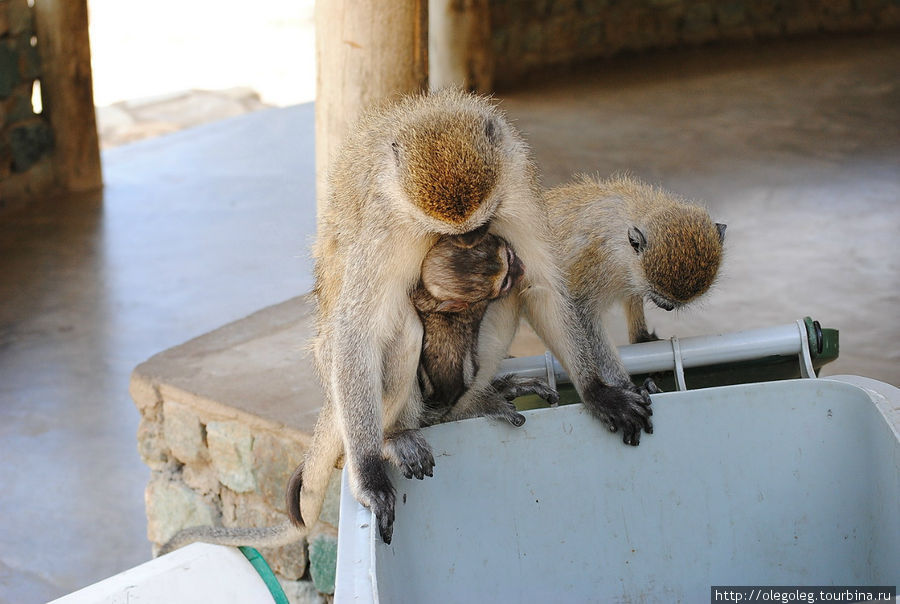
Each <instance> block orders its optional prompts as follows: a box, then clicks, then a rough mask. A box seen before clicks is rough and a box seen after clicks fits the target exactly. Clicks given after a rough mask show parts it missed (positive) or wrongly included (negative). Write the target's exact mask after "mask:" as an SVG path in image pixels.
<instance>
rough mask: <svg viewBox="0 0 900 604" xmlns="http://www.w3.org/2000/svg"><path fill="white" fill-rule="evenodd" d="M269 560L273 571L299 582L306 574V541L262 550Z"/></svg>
mask: <svg viewBox="0 0 900 604" xmlns="http://www.w3.org/2000/svg"><path fill="white" fill-rule="evenodd" d="M286 520H287V518H285V521H286ZM260 552H262V554H263V557H264V558H265V559H266V560H268V562H269V566H271V567H272V570H273V571H275V572H276V573H278V575H279V576H281V577H284V578H285V579H292V580H297V579H299V578H301V577H302V576H303V575H305V574H306V562H307V559H306V540H305V539H301V540H300V541H297V542H296V543H289V544H287V545H284V546H282V547H276V548H263V549H261V550H260Z"/></svg>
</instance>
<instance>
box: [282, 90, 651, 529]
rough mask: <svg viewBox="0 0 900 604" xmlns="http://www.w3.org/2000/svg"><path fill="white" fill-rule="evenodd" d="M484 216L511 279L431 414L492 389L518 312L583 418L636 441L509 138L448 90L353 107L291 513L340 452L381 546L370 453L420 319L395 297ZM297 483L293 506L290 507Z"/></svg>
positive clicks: (487, 114)
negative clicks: (312, 402)
mask: <svg viewBox="0 0 900 604" xmlns="http://www.w3.org/2000/svg"><path fill="white" fill-rule="evenodd" d="M488 221H490V232H491V233H493V234H495V235H498V236H500V237H503V238H504V239H505V240H506V241H508V242H509V243H510V244H511V245H512V247H513V248H514V249H515V250H516V252H517V254H518V255H519V256H520V257H521V258H522V260H523V262H524V264H525V266H526V267H527V271H526V274H525V277H524V279H523V280H522V284H520V286H519V287H517V288H516V289H515V290H514V291H513V292H512V293H511V294H510V295H509V296H507V297H506V298H504V299H502V300H498V301H496V302H494V303H493V304H491V305H490V307H489V308H488V309H487V311H486V313H485V316H484V320H483V321H482V325H481V330H480V335H479V343H478V349H479V354H478V358H479V363H480V366H479V371H478V374H477V376H476V378H475V382H474V385H473V387H472V388H470V389H469V390H468V391H467V392H466V393H465V394H464V395H463V396H462V397H461V398H460V400H459V401H458V402H457V404H456V405H454V407H453V408H452V409H451V411H450V413H449V414H448V416H447V418H446V419H454V417H455V416H463V417H464V416H467V414H470V413H471V412H472V408H473V407H475V406H477V404H478V402H479V400H481V397H482V396H483V394H484V390H485V389H488V388H491V387H492V385H491V382H492V378H493V376H494V374H495V373H496V370H497V368H498V366H499V363H500V360H501V359H502V358H503V357H504V356H505V353H506V351H507V350H508V348H509V344H510V341H511V339H512V336H513V335H514V333H515V330H516V327H517V325H518V320H519V316H520V313H524V316H525V317H526V318H527V319H528V321H529V322H530V323H531V325H532V326H533V327H534V329H535V331H536V332H537V333H538V335H539V336H540V337H541V338H542V339H543V341H544V342H545V343H546V344H547V345H548V347H549V348H550V349H551V350H552V351H553V352H554V353H555V355H556V356H557V358H558V359H560V361H561V363H562V364H563V366H564V367H565V368H566V370H567V372H568V373H569V375H570V376H572V378H573V382H574V384H575V387H576V389H577V390H578V391H579V393H580V394H581V398H582V400H583V401H584V403H585V405H586V406H587V407H588V409H590V410H591V412H592V413H593V414H594V415H596V416H597V417H598V418H599V419H601V420H602V421H604V422H605V423H606V425H608V426H609V428H610V429H611V430H618V429H620V428H621V429H622V430H623V433H624V435H623V439H624V441H625V442H626V443H627V444H632V445H636V444H638V442H639V439H640V432H641V430H642V429H643V430H645V431H647V432H650V431H652V425H651V423H650V419H649V416H650V415H651V411H650V408H649V402H650V398H649V395H648V393H647V392H646V391H642V390H641V389H640V388H637V387H636V386H634V385H633V384H631V382H630V381H628V380H616V381H610V380H604V376H603V375H602V373H601V369H598V366H602V361H604V360H605V359H601V358H600V357H599V356H598V350H597V348H596V347H595V346H594V345H593V344H592V343H591V341H590V337H591V335H592V334H591V333H589V332H588V331H587V330H586V329H585V328H584V323H583V322H582V321H580V320H579V319H578V315H577V314H576V311H575V309H574V308H573V306H572V305H571V303H570V301H569V300H568V298H567V297H566V295H565V288H564V283H563V281H562V276H561V271H560V270H559V269H558V267H557V264H556V260H555V258H554V256H553V252H552V246H553V238H552V235H551V231H550V228H549V220H548V216H547V210H546V206H545V203H544V201H543V199H542V197H541V195H540V192H539V189H538V186H537V179H536V172H535V169H534V166H533V164H532V161H531V159H530V157H529V151H528V148H527V146H526V145H525V143H524V141H523V140H522V138H521V137H520V136H519V134H518V133H517V132H516V131H515V129H514V128H513V127H512V126H511V125H510V124H509V123H508V122H507V121H506V119H505V117H504V116H503V115H502V113H501V112H500V111H499V110H498V109H497V108H496V107H495V106H494V105H493V104H492V103H491V102H490V101H488V100H487V99H485V98H482V97H478V96H474V95H469V94H465V93H460V92H452V91H445V92H440V93H435V94H432V95H427V96H414V97H407V98H404V99H402V100H400V101H399V102H397V103H395V104H393V105H391V106H388V107H383V108H381V109H378V110H375V111H372V112H370V113H368V114H367V115H366V116H364V117H363V118H362V119H361V120H360V122H359V124H358V125H357V126H356V128H355V129H354V130H353V131H352V132H351V133H350V135H349V136H348V138H347V140H346V142H345V144H344V146H343V148H342V150H341V151H340V152H339V153H338V155H337V156H336V158H335V159H334V164H333V169H332V171H331V174H330V179H329V191H328V195H327V203H326V204H325V207H324V208H323V210H322V212H321V214H320V221H319V229H318V239H317V242H316V245H315V258H316V268H315V275H316V285H315V290H314V291H315V295H316V300H317V302H318V309H317V331H318V334H317V336H316V338H315V340H314V345H313V348H314V352H315V357H316V365H317V368H318V372H319V376H320V378H321V380H322V384H323V388H324V391H325V394H326V402H325V405H324V407H323V409H322V412H321V414H320V416H319V421H318V423H317V426H316V430H315V434H314V437H313V442H312V445H311V447H310V449H309V451H308V453H307V457H306V459H305V461H304V464H303V466H302V469H300V470H299V471H298V473H297V474H296V475H295V477H294V479H292V481H291V483H290V485H289V489H288V498H289V500H288V504H289V505H288V507H289V512H290V515H291V517H292V519H293V520H294V521H296V522H298V523H300V522H303V521H304V520H305V521H306V522H307V523H308V522H313V521H315V519H316V518H317V517H318V514H319V511H320V509H321V503H322V500H323V497H324V488H325V486H326V485H327V480H328V475H329V474H330V472H331V468H332V467H333V466H334V462H335V460H336V459H337V458H338V457H339V455H340V454H341V452H342V451H343V453H344V455H345V461H346V467H347V469H348V471H349V474H350V484H351V488H352V490H353V493H354V495H355V496H356V498H357V499H358V500H359V501H360V502H361V503H362V504H363V505H365V506H367V507H369V508H370V509H372V510H373V511H374V512H375V515H376V517H377V519H378V525H379V531H380V533H381V536H382V538H383V539H384V541H385V542H390V538H391V534H392V528H393V521H394V488H393V485H391V483H390V480H389V479H388V477H387V474H386V472H385V468H384V465H383V464H384V461H383V457H384V447H385V446H389V447H391V446H392V445H390V444H386V443H390V442H391V438H390V437H391V436H392V435H393V434H402V433H404V432H406V431H409V430H414V429H415V427H416V426H417V425H418V422H419V418H420V417H421V414H422V397H421V393H420V392H419V388H418V384H417V380H416V368H417V364H418V359H419V345H420V343H421V339H422V325H421V323H420V322H419V321H418V319H417V317H416V314H415V309H414V307H413V306H412V303H411V302H410V299H409V294H410V292H411V291H412V290H413V289H414V287H415V286H416V283H417V281H418V278H419V269H420V267H421V263H422V259H423V258H424V256H425V254H426V253H427V251H428V250H429V249H430V248H431V246H432V245H434V243H435V241H436V239H437V238H438V237H439V236H440V235H458V234H461V233H466V232H469V231H472V230H474V229H476V228H478V227H479V226H481V225H483V224H485V223H486V222H488ZM613 377H618V376H613ZM385 435H387V436H388V437H389V438H388V440H385ZM403 438H404V442H405V443H406V444H410V446H411V448H412V456H413V457H415V456H419V457H420V458H422V459H425V458H427V456H430V451H428V449H427V447H426V446H419V444H418V443H417V442H415V441H410V440H409V439H408V438H406V437H403ZM392 452H393V453H396V452H397V451H396V450H394V451H392ZM407 453H409V452H407ZM388 457H390V455H388ZM426 465H427V464H426ZM301 485H302V488H301ZM298 491H299V493H300V500H301V502H300V503H301V504H300V505H297V503H295V502H294V501H292V498H293V497H294V496H295V495H296V494H297V492H298ZM301 509H302V514H301V512H300V510H301Z"/></svg>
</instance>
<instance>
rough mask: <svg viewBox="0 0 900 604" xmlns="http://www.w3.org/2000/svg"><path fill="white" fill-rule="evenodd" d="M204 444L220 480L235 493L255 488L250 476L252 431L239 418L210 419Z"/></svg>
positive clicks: (251, 473) (251, 470)
mask: <svg viewBox="0 0 900 604" xmlns="http://www.w3.org/2000/svg"><path fill="white" fill-rule="evenodd" d="M206 444H207V449H208V450H209V456H210V458H211V459H212V464H213V467H214V468H215V469H216V473H217V474H218V476H219V482H221V483H222V484H224V485H225V486H227V487H228V488H229V489H232V490H233V491H237V492H238V493H247V492H249V491H252V490H254V489H255V488H256V480H255V479H254V478H253V467H252V466H253V434H252V433H251V432H250V428H248V427H247V426H246V425H244V424H241V423H239V422H231V421H226V422H209V423H208V424H207V425H206Z"/></svg>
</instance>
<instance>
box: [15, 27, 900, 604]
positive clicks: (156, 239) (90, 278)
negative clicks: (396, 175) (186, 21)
mask: <svg viewBox="0 0 900 604" xmlns="http://www.w3.org/2000/svg"><path fill="white" fill-rule="evenodd" d="M500 98H502V99H503V106H504V107H505V108H506V109H507V110H508V112H509V113H510V115H511V116H512V117H513V119H514V120H515V121H516V123H517V125H518V126H519V127H520V128H521V129H522V131H523V132H524V133H525V134H526V136H527V137H528V139H529V140H530V141H531V143H532V145H533V147H534V149H535V156H536V159H537V160H538V163H539V165H540V166H541V169H542V171H543V173H544V181H545V183H546V184H548V185H552V184H556V183H559V182H561V181H563V180H564V179H565V178H566V176H567V175H568V174H570V173H572V172H576V171H588V172H600V173H601V174H606V173H609V172H611V171H615V170H630V171H632V172H633V173H634V174H636V175H638V176H641V177H645V178H647V179H649V180H653V181H656V182H660V183H663V184H664V185H665V186H666V187H668V188H670V189H672V190H675V191H678V192H680V193H682V194H684V195H686V196H692V197H696V198H699V199H702V200H704V201H705V202H707V205H708V206H709V207H710V210H711V212H712V214H713V215H714V217H715V218H716V219H718V220H721V221H724V222H727V223H728V225H729V227H728V239H727V258H726V264H725V267H724V271H723V273H724V274H723V275H722V278H721V279H720V281H719V284H718V285H717V287H716V289H715V290H714V291H713V292H711V294H710V295H709V296H708V298H707V299H706V301H705V302H704V303H703V304H702V305H700V306H699V307H697V308H694V309H692V310H687V311H684V312H681V313H679V315H678V316H672V315H671V314H666V313H662V312H655V311H652V312H650V313H648V320H649V322H650V323H651V325H652V326H655V327H657V328H658V330H659V332H660V333H661V335H664V336H665V335H671V334H672V333H675V332H677V333H678V334H679V335H691V334H694V333H710V332H715V331H730V330H734V329H740V328H745V327H755V326H761V325H766V324H775V323H786V322H789V321H791V320H793V319H795V318H798V317H800V316H802V315H804V314H810V315H812V316H814V317H815V318H817V319H819V320H821V321H822V323H823V325H825V326H828V327H838V328H840V329H841V330H842V331H841V340H842V342H841V343H842V348H841V359H840V360H839V361H838V362H836V363H835V364H834V365H832V366H830V367H831V369H829V371H828V372H830V373H837V372H855V373H860V374H863V375H867V376H870V377H875V378H879V379H882V380H885V381H888V382H891V383H893V384H895V385H896V384H900V369H898V367H900V363H898V361H900V346H898V344H897V341H898V338H900V321H898V311H897V308H898V304H900V251H898V244H897V241H896V235H897V233H898V232H900V40H897V39H896V37H895V38H893V39H892V38H887V37H874V36H870V37H866V38H839V39H827V40H813V41H801V42H790V43H787V42H785V43H776V44H770V45H766V46H765V47H745V48H737V49H730V50H721V49H719V50H717V49H706V50H697V51H685V52H678V53H667V54H662V55H647V56H642V57H633V58H628V59H622V60H616V61H610V62H606V63H601V64H599V65H597V66H595V67H592V68H591V69H590V70H585V71H580V72H579V73H578V74H577V75H575V76H569V77H567V78H564V79H561V80H556V81H553V82H548V83H547V84H546V85H542V86H540V87H530V88H527V89H523V90H521V91H517V92H512V93H507V94H503V95H500ZM104 168H105V181H106V183H107V186H106V189H105V191H104V192H103V194H102V195H93V196H81V197H73V198H68V199H57V200H42V201H41V202H40V203H37V204H34V205H32V206H30V207H28V208H25V209H22V210H20V211H17V212H15V213H8V214H6V215H3V216H0V275H2V276H3V277H2V279H0V300H2V301H3V302H2V305H0V459H3V460H5V463H4V464H3V465H2V466H0V485H2V489H0V518H2V521H0V602H9V603H16V604H18V603H27V602H40V601H44V600H47V599H49V598H52V597H55V596H58V595H60V594H63V593H66V592H68V591H71V590H73V589H76V588H78V587H81V586H83V585H85V584H88V583H90V582H93V581H96V580H98V579H100V578H103V577H105V576H107V575H110V574H112V573H115V572H117V571H119V570H122V569H124V568H127V567H130V566H132V565H134V564H137V563H139V562H141V561H144V560H146V559H148V558H149V557H150V551H149V546H148V544H147V542H146V539H145V536H144V531H145V527H144V512H143V488H144V485H145V483H146V480H147V477H148V475H149V472H148V471H147V469H146V468H145V467H144V466H143V465H142V463H141V462H140V459H139V458H138V455H137V452H136V446H135V433H136V430H137V422H138V414H137V411H136V410H135V409H134V407H133V405H132V404H131V402H130V400H129V397H128V393H127V384H128V376H129V373H130V371H131V369H132V368H133V367H134V366H135V365H136V364H137V363H139V362H141V361H143V360H145V359H146V358H147V357H149V356H150V355H152V354H154V353H156V352H159V351H161V350H163V349H165V348H168V347H170V346H173V345H175V344H178V343H180V342H183V341H185V340H187V339H188V338H191V337H193V336H196V335H198V334H200V333H203V332H206V331H209V330H211V329H213V328H216V327H218V326H220V325H222V324H224V323H226V322H229V321H232V320H234V319H237V318H239V317H241V316H244V315H246V314H248V313H250V312H253V311H255V310H258V309H259V308H261V307H263V306H266V305H269V304H273V303H276V302H280V301H282V300H285V299H287V298H289V297H292V296H294V295H297V294H298V293H301V292H303V291H306V290H307V289H308V288H309V285H310V276H309V261H308V252H307V248H308V237H309V236H310V235H311V234H312V233H313V230H314V220H315V209H314V191H313V182H314V172H313V112H312V107H311V106H310V105H302V106H298V107H293V108H290V109H273V110H266V111H262V112H258V113H254V114H250V115H246V116H242V117H239V118H234V119H232V120H228V121H225V122H221V123H217V124H211V125H207V126H203V127H199V128H196V129H193V130H188V131H184V132H181V133H176V134H173V135H169V136H166V137H162V138H160V139H155V140H151V141H144V142H140V143H135V144H132V145H127V146H124V147H120V148H116V149H112V150H109V151H107V152H105V153H104ZM622 332H623V330H621V329H618V338H619V339H620V340H621V339H622V335H621V334H622Z"/></svg>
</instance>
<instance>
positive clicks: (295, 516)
mask: <svg viewBox="0 0 900 604" xmlns="http://www.w3.org/2000/svg"><path fill="white" fill-rule="evenodd" d="M302 488H303V464H302V463H301V464H300V465H299V466H297V469H296V470H294V473H293V474H291V479H290V480H288V485H287V492H286V493H285V498H286V499H287V501H286V504H287V505H286V507H287V513H288V518H290V519H291V523H293V525H294V526H295V527H297V528H301V527H303V516H302V515H301V514H300V490H301V489H302Z"/></svg>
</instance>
